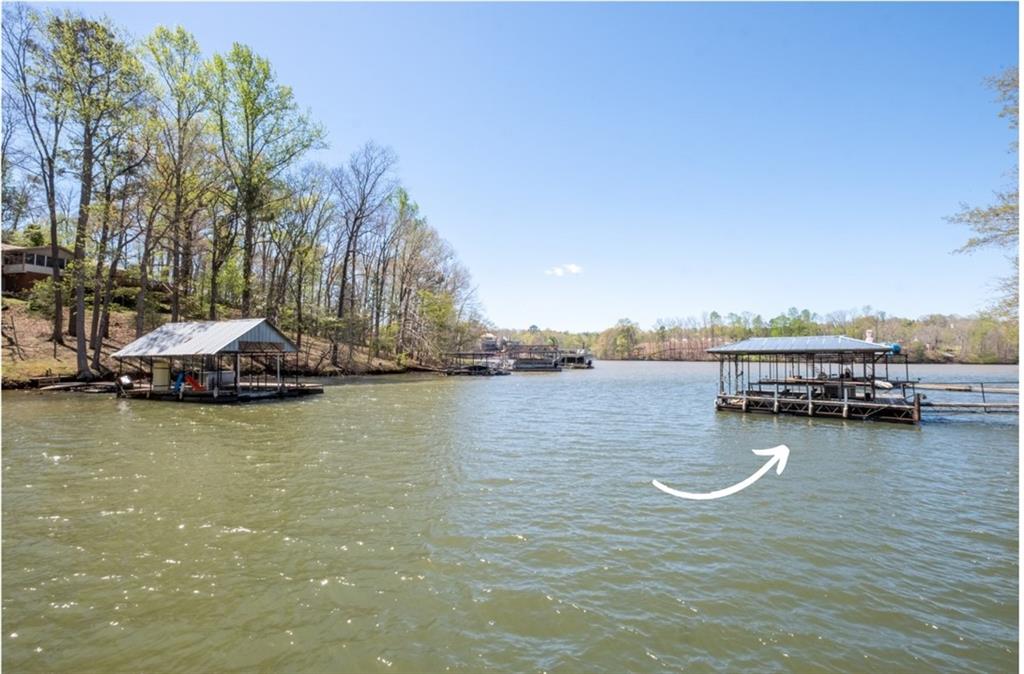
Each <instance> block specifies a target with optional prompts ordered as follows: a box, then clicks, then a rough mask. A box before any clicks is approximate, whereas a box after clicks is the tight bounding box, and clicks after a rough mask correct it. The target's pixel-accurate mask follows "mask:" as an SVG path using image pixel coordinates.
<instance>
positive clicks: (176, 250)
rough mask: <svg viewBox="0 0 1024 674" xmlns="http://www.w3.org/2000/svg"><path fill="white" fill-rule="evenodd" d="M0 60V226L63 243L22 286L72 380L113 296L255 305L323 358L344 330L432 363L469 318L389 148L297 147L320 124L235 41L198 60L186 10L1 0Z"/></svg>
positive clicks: (168, 312) (146, 315)
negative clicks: (48, 323) (329, 152)
mask: <svg viewBox="0 0 1024 674" xmlns="http://www.w3.org/2000/svg"><path fill="white" fill-rule="evenodd" d="M3 75H4V90H3V106H4V110H3V113H4V114H3V148H2V150H3V152H2V155H3V170H2V173H3V207H4V208H3V211H4V220H3V234H4V241H5V242H7V243H14V244H22V245H48V246H50V247H51V251H52V257H53V259H56V258H57V257H58V246H64V247H66V248H68V249H71V250H72V251H73V260H72V262H71V264H69V265H67V267H66V268H65V269H63V270H62V269H60V268H59V266H57V265H54V266H53V269H52V278H51V279H49V280H48V281H45V282H41V283H37V284H36V286H35V287H34V288H33V289H32V291H31V296H30V297H28V298H27V299H28V300H29V303H30V306H32V307H33V309H34V310H36V311H37V312H43V313H45V314H46V315H48V316H50V317H51V320H52V335H51V339H53V340H54V341H55V342H56V343H57V344H60V345H65V344H66V343H67V342H70V343H69V344H66V345H67V346H69V347H71V348H72V349H73V350H74V352H75V357H76V365H77V374H78V377H79V378H82V379H88V378H91V377H93V376H95V375H97V374H102V373H104V370H105V369H106V367H105V366H104V364H103V362H102V349H103V340H104V335H108V334H109V325H110V315H111V312H112V311H133V312H134V314H135V333H136V335H141V334H143V333H144V332H146V331H148V330H150V329H152V328H153V327H155V326H156V325H157V324H159V323H161V322H163V321H165V320H171V321H179V320H197V319H222V318H232V317H249V316H266V317H268V318H270V319H271V320H272V321H274V322H275V323H276V324H277V325H278V326H279V327H281V328H282V329H283V330H285V331H286V332H287V333H288V334H290V335H291V336H293V337H294V339H295V341H296V342H297V343H298V344H299V345H300V346H301V343H302V340H303V338H304V337H316V338H320V339H323V340H328V341H329V342H330V344H331V359H332V360H337V359H338V358H339V355H338V354H339V350H340V347H341V346H345V345H347V346H349V347H351V346H353V345H359V346H362V347H365V348H366V349H367V350H368V351H369V352H370V354H371V355H372V356H373V357H385V358H390V359H394V360H397V361H403V360H418V361H424V362H430V361H432V360H436V359H437V358H438V357H439V355H440V354H441V353H442V352H444V351H447V350H451V349H455V348H459V347H460V346H461V345H463V344H465V343H467V342H468V341H470V340H472V339H473V338H475V336H476V334H478V333H479V332H480V330H479V328H480V326H481V321H482V319H481V316H480V311H479V307H478V304H477V301H476V298H475V294H474V290H473V288H472V285H471V282H470V277H469V273H468V271H467V270H466V269H465V268H464V267H463V266H462V265H461V264H460V263H459V261H458V259H457V258H456V255H455V252H454V251H453V249H452V248H451V246H450V245H449V244H448V243H447V242H446V241H445V240H444V239H443V238H442V237H441V235H440V234H439V232H438V231H437V229H435V228H434V227H433V226H432V225H431V224H429V223H428V222H427V219H426V217H425V215H424V214H422V213H421V212H420V210H419V207H418V206H417V204H416V202H415V200H414V198H413V197H412V195H410V194H409V193H408V192H407V190H405V189H404V188H403V186H402V184H401V182H400V179H399V176H398V174H397V156H396V154H395V153H394V152H393V151H392V150H391V149H389V148H386V147H383V146H380V145H378V144H376V143H374V142H372V141H368V142H366V143H365V144H364V145H362V146H361V147H359V148H356V149H355V150H354V151H353V152H352V153H351V156H350V158H349V159H348V160H347V161H346V162H344V163H342V164H340V165H335V166H327V165H324V164H322V163H317V162H314V161H312V160H311V157H312V155H313V154H314V153H315V152H316V151H317V150H322V149H324V148H326V147H327V143H328V139H327V138H326V134H325V132H324V130H323V128H322V127H321V126H320V125H319V124H318V123H317V122H316V121H315V120H314V119H313V117H312V114H311V113H310V112H309V111H306V110H304V109H302V107H301V106H300V104H299V102H298V101H297V100H296V99H295V96H294V94H293V92H292V90H291V89H290V88H289V87H288V86H287V85H286V84H284V83H281V82H279V81H278V80H277V77H276V74H275V72H274V69H273V66H272V64H271V63H270V62H269V61H268V60H267V59H265V58H263V57H261V56H260V55H259V54H257V53H256V52H254V51H253V50H252V49H251V48H250V47H248V46H246V45H243V44H238V43H236V44H234V45H233V47H232V48H231V50H230V51H228V52H227V53H223V54H214V55H212V56H210V57H206V56H204V53H203V51H202V50H201V47H200V45H199V44H198V43H197V41H196V39H195V38H194V37H193V36H192V35H191V34H190V33H189V32H188V31H186V30H185V29H184V28H182V27H176V28H166V27H163V26H160V27H157V28H155V30H154V31H153V32H152V33H151V34H150V35H148V36H145V37H143V38H135V37H133V36H130V35H128V34H126V33H125V32H124V31H123V30H121V29H120V28H119V27H118V26H116V25H114V24H113V23H111V22H110V21H109V20H108V19H106V18H95V17H89V16H85V15H82V14H79V13H75V12H64V13H55V12H40V11H37V10H35V9H33V8H29V7H27V6H25V5H8V6H5V8H4V20H3ZM87 315H88V316H89V318H90V320H89V321H88V322H87V321H86V316H87ZM55 351H56V349H55Z"/></svg>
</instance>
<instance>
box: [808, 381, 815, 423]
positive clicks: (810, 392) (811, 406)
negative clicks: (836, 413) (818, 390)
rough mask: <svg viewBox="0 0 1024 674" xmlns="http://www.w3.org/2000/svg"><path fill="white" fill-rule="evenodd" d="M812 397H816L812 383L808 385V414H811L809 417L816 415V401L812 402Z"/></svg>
mask: <svg viewBox="0 0 1024 674" xmlns="http://www.w3.org/2000/svg"><path fill="white" fill-rule="evenodd" d="M812 398H814V393H813V389H812V388H811V385H810V384H808V385H807V416H809V417H813V416H814V403H813V402H811V399H812Z"/></svg>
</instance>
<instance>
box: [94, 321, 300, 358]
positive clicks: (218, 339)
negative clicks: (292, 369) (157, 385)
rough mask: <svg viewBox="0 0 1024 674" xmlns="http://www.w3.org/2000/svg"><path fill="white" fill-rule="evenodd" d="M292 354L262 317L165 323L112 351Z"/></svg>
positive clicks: (137, 354) (135, 354)
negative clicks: (274, 352)
mask: <svg viewBox="0 0 1024 674" xmlns="http://www.w3.org/2000/svg"><path fill="white" fill-rule="evenodd" d="M273 351H278V352H282V353H294V352H295V351H296V349H295V345H294V344H293V343H292V341H291V340H290V339H288V338H287V337H285V336H284V335H283V334H281V331H280V330H278V329H277V328H276V327H274V325H273V324H272V323H270V321H268V320H267V319H265V318H242V319H238V320H233V321H189V322H186V323H165V324H164V325H161V326H160V327H159V328H157V329H156V330H154V331H153V332H150V333H148V334H145V335H143V336H142V337H139V338H138V339H136V340H135V341H134V342H131V343H130V344H126V345H125V346H124V348H122V349H121V350H120V351H117V352H115V353H114V358H159V357H171V356H212V355H216V354H218V353H254V352H273Z"/></svg>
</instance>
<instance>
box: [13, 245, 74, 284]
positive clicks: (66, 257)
mask: <svg viewBox="0 0 1024 674" xmlns="http://www.w3.org/2000/svg"><path fill="white" fill-rule="evenodd" d="M0 248H2V250H3V256H4V257H3V260H4V264H3V292H5V293H16V292H21V291H23V290H29V289H30V288H31V287H32V286H34V285H35V284H36V282H37V281H41V280H43V279H45V278H50V277H51V276H52V275H53V267H54V265H56V266H58V267H59V268H60V269H64V267H66V266H67V263H68V262H69V261H70V260H71V259H72V258H73V257H74V253H72V252H71V251H70V250H68V249H67V248H64V247H63V246H60V247H58V249H57V259H56V260H55V259H54V258H53V257H52V253H53V251H52V250H51V248H50V246H14V245H11V244H8V243H4V244H0Z"/></svg>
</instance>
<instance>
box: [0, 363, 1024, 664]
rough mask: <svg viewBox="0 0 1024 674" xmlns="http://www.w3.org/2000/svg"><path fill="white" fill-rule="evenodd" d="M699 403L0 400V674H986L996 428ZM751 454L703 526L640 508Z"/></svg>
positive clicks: (694, 370)
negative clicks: (773, 453)
mask: <svg viewBox="0 0 1024 674" xmlns="http://www.w3.org/2000/svg"><path fill="white" fill-rule="evenodd" d="M911 374H912V375H913V376H920V377H922V378H924V379H926V380H932V381H952V380H963V381H1016V380H1017V370H1016V368H1014V367H957V366H933V367H924V366H922V367H917V368H912V372H911ZM716 383H717V366H715V365H713V364H691V363H607V362H601V363H598V367H597V368H596V369H595V370H592V371H567V372H563V373H559V374H532V375H513V376H510V377H497V378H455V377H453V378H436V377H433V376H415V377H412V376H410V377H405V376H399V377H386V378H376V379H368V380H367V379H364V380H359V381H358V382H355V381H354V382H353V383H350V384H342V385H329V386H327V388H326V392H325V394H324V395H323V396H314V397H310V398H304V399H298V400H292V401H284V402H277V403H266V404H253V405H241V406H204V405H184V404H173V403H160V402H151V401H145V400H132V401H127V400H118V399H116V398H114V397H113V396H107V395H87V394H78V395H76V394H40V393H26V392H17V391H14V392H4V394H3V417H2V421H3V452H2V467H3V485H2V486H3V501H2V506H3V532H2V548H3V561H2V572H3V598H2V608H3V611H2V623H3V626H2V627H3V634H2V637H0V639H2V647H3V656H2V659H3V667H4V669H5V671H10V672H30V671H75V672H117V671H159V672H196V671H243V670H245V671H288V672H333V671H337V672H343V671H387V672H407V671H488V670H489V671H579V672H583V671H586V672H621V671H652V672H653V671H676V670H687V671H697V672H701V671H708V672H711V671H768V672H770V671H782V672H786V671H807V672H810V671H875V672H899V671H949V672H960V671H980V672H1002V671H1016V669H1017V661H1018V648H1017V638H1018V633H1017V607H1018V593H1019V587H1018V563H1019V559H1018V552H1017V549H1018V540H1017V536H1018V534H1017V522H1018V507H1019V504H1018V498H1017V494H1018V491H1017V485H1018V478H1019V475H1018V461H1017V454H1018V427H1017V424H1018V420H1017V417H1016V416H997V415H988V416H984V415H965V416H958V417H952V416H950V417H948V418H941V417H940V418H932V419H930V420H928V421H926V423H924V424H923V425H922V426H920V427H906V426H898V425H889V424H881V423H864V422H859V421H849V422H843V421H833V420H821V419H803V418H798V417H784V416H779V417H773V416H754V415H742V414H735V413H729V412H721V413H716V412H715V411H714V408H713V399H714V394H715V391H716ZM932 397H933V398H937V397H939V396H938V394H936V395H934V396H932ZM780 443H785V444H787V445H788V446H789V447H790V448H791V450H792V451H791V455H790V458H789V464H788V466H787V467H786V469H785V472H784V473H783V474H782V475H781V476H777V475H775V473H774V471H773V472H771V473H770V474H768V475H766V476H765V477H763V478H762V479H761V480H759V481H758V482H756V483H755V484H754V485H753V486H751V487H749V488H747V489H746V490H744V491H742V492H740V493H738V494H735V495H733V496H729V497H727V498H724V499H720V500H714V501H684V500H681V499H677V498H674V497H672V496H669V495H667V494H664V493H662V492H660V491H658V490H657V489H655V488H654V487H653V486H651V480H652V479H655V478H656V479H659V480H661V481H662V482H665V483H666V484H668V485H669V486H671V487H675V488H677V489H682V490H686V491H694V492H697V491H712V490H716V489H721V488H724V487H727V486H730V485H732V484H734V483H736V482H739V481H740V480H743V479H744V478H746V477H748V476H749V475H750V474H752V473H753V472H754V471H756V470H757V469H758V468H759V467H760V466H761V465H763V463H764V459H763V458H762V457H758V456H755V455H753V454H752V453H751V451H750V450H751V449H756V448H766V447H772V446H774V445H777V444H780Z"/></svg>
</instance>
